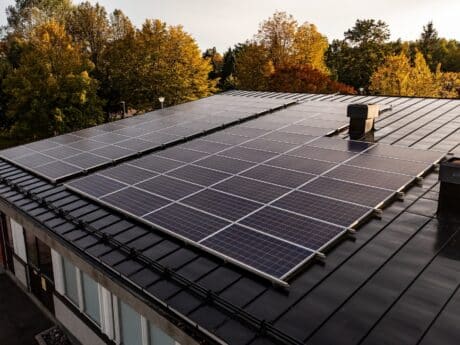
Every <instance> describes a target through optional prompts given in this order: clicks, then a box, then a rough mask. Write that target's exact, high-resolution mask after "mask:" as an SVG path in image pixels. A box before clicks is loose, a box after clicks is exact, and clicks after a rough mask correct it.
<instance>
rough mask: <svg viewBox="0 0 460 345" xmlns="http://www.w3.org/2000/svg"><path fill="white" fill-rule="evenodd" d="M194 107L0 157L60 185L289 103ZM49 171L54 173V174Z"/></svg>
mask: <svg viewBox="0 0 460 345" xmlns="http://www.w3.org/2000/svg"><path fill="white" fill-rule="evenodd" d="M192 103H193V105H192V104H187V105H178V106H176V107H171V108H168V109H167V110H158V111H154V112H151V113H148V114H144V115H139V116H135V117H131V118H126V119H123V120H119V121H116V122H114V123H107V124H103V125H100V126H96V127H92V128H87V129H83V130H80V131H77V132H74V133H72V134H65V135H62V136H58V137H55V138H50V139H46V140H42V141H38V142H35V143H31V144H26V145H23V146H21V147H16V148H12V149H6V150H3V151H0V157H2V158H4V159H6V160H8V161H10V162H12V163H15V164H17V165H19V166H21V167H24V168H25V169H27V170H29V171H31V172H33V173H37V174H39V175H41V176H42V177H45V178H47V179H48V180H50V181H51V182H58V181H61V180H63V179H66V178H69V177H71V176H74V175H77V174H81V173H84V172H86V171H87V170H93V169H96V168H100V167H102V166H106V165H109V164H110V163H112V162H113V161H114V160H119V159H124V158H127V157H133V156H135V155H137V154H138V153H139V152H140V153H142V152H145V151H151V150H155V149H158V148H160V147H161V146H162V145H165V144H170V143H173V142H176V141H179V140H182V139H183V138H187V137H190V136H195V135H197V134H200V133H203V132H204V131H209V130H214V129H216V128H217V127H219V126H222V125H228V124H231V123H233V122H235V121H239V120H242V119H245V118H247V117H250V116H256V115H259V114H261V113H264V112H266V111H269V110H270V109H273V108H278V107H284V106H285V105H286V104H288V103H292V102H291V101H286V100H276V99H270V100H262V99H260V100H259V99H254V100H252V101H250V102H248V100H247V99H244V97H236V98H235V96H226V95H216V96H212V97H208V98H204V99H201V100H198V101H195V102H192ZM241 108H243V109H241ZM208 120H212V121H208ZM229 135H230V134H229ZM233 137H234V138H233V139H234V140H242V141H244V140H245V137H241V136H233ZM230 138H231V136H230V137H228V138H227V140H229V139H230ZM224 139H225V138H224ZM224 142H225V141H224ZM48 153H49V154H48ZM49 164H52V165H50V166H48V165H49ZM50 167H58V169H56V170H54V171H53V170H51V169H50Z"/></svg>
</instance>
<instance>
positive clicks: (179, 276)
mask: <svg viewBox="0 0 460 345" xmlns="http://www.w3.org/2000/svg"><path fill="white" fill-rule="evenodd" d="M229 95H237V96H240V97H248V98H249V99H252V98H255V99H258V98H265V97H270V98H277V99H286V100H289V99H299V98H302V99H310V100H316V101H319V102H320V101H328V102H340V103H345V104H346V103H352V102H353V103H354V102H366V103H367V102H369V103H376V102H378V103H379V104H387V105H392V107H393V109H392V111H391V112H386V113H385V114H383V115H382V116H381V117H380V118H379V120H378V121H377V124H376V127H377V129H378V130H377V131H376V132H375V139H376V140H377V141H378V142H381V143H386V144H391V145H398V146H399V147H401V152H404V149H403V148H404V147H413V148H419V149H436V150H440V151H446V152H447V151H454V152H455V151H456V150H458V145H459V144H460V130H459V118H460V108H459V105H460V101H459V100H443V99H423V98H397V97H372V96H367V97H366V96H344V95H299V94H280V93H257V92H243V91H233V92H231V93H229ZM338 135H339V136H340V137H343V138H345V137H346V133H340V134H338ZM457 152H458V151H457ZM0 177H1V179H0V182H1V185H2V188H1V189H0V195H1V197H2V198H3V199H4V200H6V201H7V202H9V203H10V204H11V205H14V207H16V208H17V209H18V210H19V211H20V212H22V213H24V214H26V215H28V216H30V217H32V218H34V219H35V220H36V221H37V222H39V223H40V224H41V225H43V226H44V227H46V228H47V229H48V231H49V232H50V233H52V234H54V236H56V237H57V238H60V239H61V240H62V241H63V242H64V243H66V244H67V245H69V246H70V247H71V248H72V249H73V250H75V251H76V252H77V253H80V255H82V256H83V257H85V258H87V259H88V260H91V261H92V262H94V263H95V264H96V265H99V266H100V268H101V269H103V270H105V272H106V273H107V274H110V275H111V276H112V278H113V279H119V280H120V281H122V282H123V284H125V285H126V286H129V287H130V288H131V289H132V290H133V291H134V292H135V293H137V294H139V295H140V296H143V297H145V298H146V299H151V300H152V301H154V302H155V303H156V304H157V306H158V308H163V309H164V310H165V312H166V313H169V315H170V316H171V317H172V318H173V319H174V320H175V321H176V322H181V323H182V324H183V326H184V327H186V328H187V327H188V328H187V329H188V331H189V333H195V335H197V336H201V337H203V339H207V340H208V341H209V342H213V341H216V339H213V338H210V337H208V335H214V336H215V337H216V338H217V339H221V340H223V341H224V342H227V343H229V344H271V343H282V344H302V343H306V344H316V343H317V344H326V343H334V344H358V343H365V344H373V343H379V344H381V343H391V344H394V343H404V344H416V343H417V344H418V343H422V344H430V343H433V342H437V343H443V344H454V343H456V342H457V339H458V337H459V336H460V334H459V333H460V331H459V329H458V327H456V326H455V325H457V324H458V321H459V320H458V318H459V315H460V313H458V311H459V307H460V293H459V292H458V288H459V283H460V275H459V271H460V265H459V264H458V257H459V256H458V248H456V246H458V245H457V243H458V230H459V227H458V226H455V225H449V224H445V223H444V222H441V223H440V221H439V220H438V219H436V216H435V211H436V207H437V200H436V199H437V191H438V188H439V185H438V183H437V179H438V177H437V173H436V172H433V173H431V174H429V175H428V176H426V177H425V178H424V181H423V185H422V186H413V187H411V188H410V189H409V190H407V191H406V195H405V198H404V201H400V202H394V203H393V204H391V205H390V206H389V207H388V208H386V209H385V210H384V212H383V214H382V219H380V220H377V219H373V220H370V221H368V222H367V223H365V224H363V225H362V226H360V227H359V229H358V231H357V232H356V234H354V235H353V236H350V237H349V239H348V240H345V241H342V242H340V244H339V245H337V246H335V247H333V248H329V250H328V252H327V259H326V260H325V261H324V262H319V263H313V264H311V265H308V266H307V267H304V268H303V269H302V270H301V271H300V272H298V273H297V274H296V276H295V277H293V278H292V279H291V280H290V282H289V283H290V286H289V288H288V289H280V288H279V287H276V286H273V285H272V284H270V283H269V282H268V281H267V280H264V279H260V278H259V277H257V276H255V275H253V274H251V273H250V272H248V271H246V270H243V269H240V268H238V267H236V266H234V265H232V264H229V263H226V262H224V261H223V260H221V259H218V258H216V257H214V256H212V255H208V254H206V253H204V252H202V251H200V250H197V249H194V248H193V247H190V246H188V245H187V244H185V243H184V242H182V241H178V240H177V239H174V238H171V237H169V236H167V235H165V234H163V233H161V232H157V231H154V230H153V229H151V228H149V227H147V226H145V225H142V224H139V223H136V222H134V221H131V220H130V219H126V218H123V217H121V216H120V215H119V214H117V213H116V212H113V211H111V210H110V209H108V208H104V207H103V206H102V205H100V204H98V203H96V202H94V201H91V200H88V199H84V198H83V197H81V196H79V195H78V194H76V193H74V192H72V191H70V190H68V189H67V188H66V187H65V186H63V185H59V184H53V183H52V182H49V181H47V180H45V179H43V178H41V177H38V176H35V175H33V174H31V173H29V172H27V171H26V170H24V169H22V168H19V167H17V166H14V165H13V164H11V163H8V162H6V161H3V162H2V163H1V164H0ZM145 246H147V248H146V247H145ZM139 250H143V253H144V255H139ZM194 324H197V325H199V327H200V329H201V331H200V329H194V328H193V325H194ZM190 326H192V327H190Z"/></svg>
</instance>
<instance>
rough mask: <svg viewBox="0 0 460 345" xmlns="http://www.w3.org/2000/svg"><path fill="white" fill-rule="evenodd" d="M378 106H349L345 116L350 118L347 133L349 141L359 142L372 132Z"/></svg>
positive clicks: (377, 114) (378, 110)
mask: <svg viewBox="0 0 460 345" xmlns="http://www.w3.org/2000/svg"><path fill="white" fill-rule="evenodd" d="M379 112H380V109H379V106H378V104H349V105H348V108H347V116H348V117H349V118H350V126H349V128H348V133H349V135H350V139H352V140H359V139H363V138H364V137H366V136H367V135H368V134H370V133H372V132H373V131H374V123H375V119H376V118H377V117H378V116H379Z"/></svg>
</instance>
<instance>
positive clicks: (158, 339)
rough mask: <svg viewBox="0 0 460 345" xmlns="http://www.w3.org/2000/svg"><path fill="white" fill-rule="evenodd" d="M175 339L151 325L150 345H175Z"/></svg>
mask: <svg viewBox="0 0 460 345" xmlns="http://www.w3.org/2000/svg"><path fill="white" fill-rule="evenodd" d="M175 344H176V342H175V340H174V339H173V338H171V337H170V336H169V335H167V334H166V333H165V332H163V331H162V330H161V329H159V328H158V327H155V326H154V325H152V324H151V323H149V345H175Z"/></svg>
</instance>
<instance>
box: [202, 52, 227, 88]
mask: <svg viewBox="0 0 460 345" xmlns="http://www.w3.org/2000/svg"><path fill="white" fill-rule="evenodd" d="M203 59H205V60H208V61H209V63H210V64H211V67H212V70H211V72H209V79H213V80H214V79H220V78H221V75H222V67H223V63H224V59H223V56H222V55H221V54H220V53H219V52H218V51H217V49H216V47H213V48H209V49H206V50H205V52H204V53H203Z"/></svg>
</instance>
